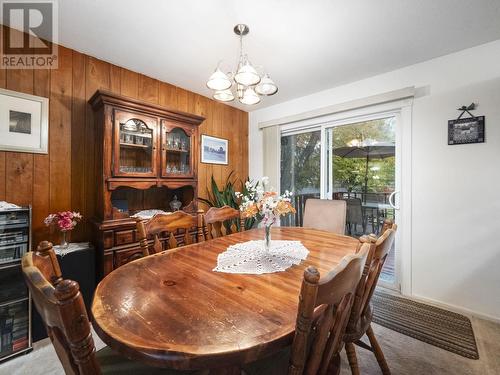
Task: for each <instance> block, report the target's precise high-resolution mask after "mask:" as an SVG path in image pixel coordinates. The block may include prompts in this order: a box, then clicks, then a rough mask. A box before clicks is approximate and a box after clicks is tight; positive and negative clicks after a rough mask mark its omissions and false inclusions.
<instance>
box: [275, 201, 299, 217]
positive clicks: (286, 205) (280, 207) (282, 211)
mask: <svg viewBox="0 0 500 375" xmlns="http://www.w3.org/2000/svg"><path fill="white" fill-rule="evenodd" d="M275 211H276V214H277V215H279V216H284V215H286V214H289V213H295V208H293V206H292V204H291V203H290V202H286V201H279V202H278V204H277V206H276V209H275Z"/></svg>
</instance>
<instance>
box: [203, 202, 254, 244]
mask: <svg viewBox="0 0 500 375" xmlns="http://www.w3.org/2000/svg"><path fill="white" fill-rule="evenodd" d="M237 220H238V221H239V227H240V232H243V231H244V230H245V219H244V218H243V217H242V215H241V214H240V211H239V210H237V209H235V208H232V207H229V206H222V207H211V208H209V209H208V211H207V212H206V213H205V215H204V216H203V223H204V225H205V228H206V229H205V233H206V239H207V240H211V239H213V238H217V237H222V236H224V235H227V234H231V233H236V232H238V225H237V224H236V223H237Z"/></svg>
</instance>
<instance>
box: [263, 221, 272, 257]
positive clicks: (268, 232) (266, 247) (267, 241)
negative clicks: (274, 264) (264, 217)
mask: <svg viewBox="0 0 500 375" xmlns="http://www.w3.org/2000/svg"><path fill="white" fill-rule="evenodd" d="M271 226H272V224H271V225H266V226H265V229H266V237H265V238H264V250H266V251H269V249H271Z"/></svg>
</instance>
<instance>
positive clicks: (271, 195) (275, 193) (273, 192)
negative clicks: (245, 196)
mask: <svg viewBox="0 0 500 375" xmlns="http://www.w3.org/2000/svg"><path fill="white" fill-rule="evenodd" d="M276 195H278V193H277V192H275V191H266V192H265V193H264V198H269V197H275V196H276Z"/></svg>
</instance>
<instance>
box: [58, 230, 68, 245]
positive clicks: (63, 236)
mask: <svg viewBox="0 0 500 375" xmlns="http://www.w3.org/2000/svg"><path fill="white" fill-rule="evenodd" d="M61 233H62V240H61V243H60V244H59V246H61V247H63V248H65V249H66V248H67V247H68V241H67V240H66V231H62V232H61Z"/></svg>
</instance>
